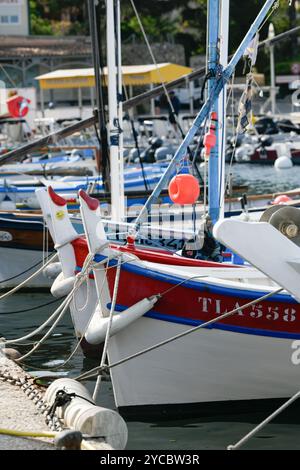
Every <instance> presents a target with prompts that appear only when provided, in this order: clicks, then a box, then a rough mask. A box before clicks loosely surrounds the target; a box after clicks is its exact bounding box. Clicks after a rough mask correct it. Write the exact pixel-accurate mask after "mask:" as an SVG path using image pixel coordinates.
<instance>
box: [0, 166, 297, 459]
mask: <svg viewBox="0 0 300 470" xmlns="http://www.w3.org/2000/svg"><path fill="white" fill-rule="evenodd" d="M232 173H233V176H234V182H235V183H236V184H247V185H249V193H266V192H268V193H273V192H278V191H285V190H288V189H294V188H296V187H298V186H299V187H300V167H294V168H292V169H290V170H285V171H280V172H276V171H275V170H274V169H273V167H269V166H255V165H235V166H233V167H232ZM51 301H53V297H52V296H51V295H50V294H46V293H30V294H29V293H19V294H15V295H13V296H12V297H9V298H7V299H5V300H2V301H1V302H0V335H1V336H3V337H6V338H16V337H20V336H22V335H24V334H26V333H28V332H29V331H31V330H32V329H34V328H36V327H37V326H39V325H40V324H41V323H42V322H43V321H45V319H46V318H48V316H49V315H50V313H52V312H53V311H54V309H55V308H56V307H57V306H58V303H54V304H51V305H48V306H46V307H43V308H39V309H36V310H32V311H26V310H27V309H30V308H32V307H35V306H38V305H42V304H46V303H48V302H51ZM76 344H77V341H76V339H75V337H74V333H73V327H72V323H71V320H70V317H69V315H68V314H67V315H66V316H65V317H64V318H63V319H62V321H61V322H60V324H59V325H58V326H57V328H56V330H55V331H54V333H53V334H52V336H51V337H50V338H49V340H48V341H47V342H46V343H45V344H43V345H42V347H41V348H40V349H39V350H38V351H36V352H35V354H33V355H32V356H31V357H30V358H28V359H27V361H26V366H27V370H28V371H29V372H33V373H34V374H35V375H38V376H40V377H41V378H42V380H43V381H44V382H45V383H48V382H49V381H51V380H53V378H57V377H62V376H69V377H76V376H78V375H79V374H80V373H82V372H83V371H86V370H88V369H90V368H92V367H95V366H97V365H99V360H100V358H99V360H91V359H86V358H84V356H83V355H82V353H81V351H80V350H78V351H77V352H76V353H75V355H74V356H73V357H72V358H71V360H70V361H69V362H68V363H67V364H66V365H63V366H62V363H63V362H64V361H65V360H66V359H67V358H68V357H69V355H70V354H71V352H72V351H73V350H74V348H75V346H76ZM29 348H30V346H29V345H26V346H18V349H19V350H20V351H21V352H25V351H27V350H28V349H29ZM295 367H296V366H295ZM298 367H300V366H298ZM299 371H300V369H299ZM86 385H87V386H88V387H89V388H90V389H91V390H92V388H93V385H94V381H92V380H91V381H88V382H86ZM188 386H189V384H187V387H188ZM299 386H300V382H299ZM296 391H297V390H295V392H296ZM98 403H99V404H101V405H102V406H107V407H114V400H113V392H112V386H111V383H110V381H109V380H107V381H103V382H102V384H101V389H100V394H99V399H98ZM271 411H273V410H271ZM269 413H270V409H268V410H260V411H256V410H255V409H251V413H250V412H249V413H248V414H245V413H244V414H237V413H236V411H235V406H234V405H233V406H232V412H231V413H229V414H228V413H227V414H226V416H225V415H217V416H216V415H213V416H205V417H203V418H197V419H189V420H172V421H161V422H155V421H153V422H147V423H145V422H138V421H134V422H133V421H131V422H128V423H127V424H128V431H129V440H128V445H127V449H142V450H153V449H156V450H204V449H226V447H227V446H228V445H230V444H234V443H235V442H237V441H238V440H239V439H240V438H242V437H243V436H244V435H245V434H246V433H248V432H249V431H250V430H251V429H252V428H253V427H254V426H255V425H256V424H258V423H259V422H260V421H262V420H263V419H265V418H266V417H267V416H268V414H269ZM299 434H300V404H298V405H297V404H296V405H294V406H293V407H291V409H290V410H288V411H286V412H284V413H283V414H282V415H281V417H280V418H279V419H277V420H276V421H274V422H272V423H271V424H269V425H267V427H265V428H264V430H262V431H261V432H260V433H258V434H257V435H256V437H254V438H252V439H251V440H250V441H249V442H248V443H247V444H246V445H245V446H244V448H245V449H300V439H299Z"/></svg>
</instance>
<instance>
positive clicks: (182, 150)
mask: <svg viewBox="0 0 300 470" xmlns="http://www.w3.org/2000/svg"><path fill="white" fill-rule="evenodd" d="M274 1H275V0H267V1H266V2H265V4H264V6H263V7H262V9H261V10H260V12H259V14H258V15H257V17H256V19H255V20H254V22H253V23H252V25H251V26H250V28H249V31H248V33H247V34H246V36H245V37H244V39H243V41H242V43H241V44H240V46H239V47H238V48H237V50H236V52H235V54H234V55H233V57H232V59H231V60H230V62H229V64H228V66H227V67H226V68H225V70H224V72H223V74H222V76H221V77H220V78H219V79H218V81H217V83H216V86H215V88H214V89H213V90H212V91H211V95H210V97H209V98H208V99H207V100H206V102H205V103H204V105H203V106H202V108H201V109H200V111H199V113H198V114H197V116H196V118H195V120H194V122H193V124H192V126H191V128H190V130H189V132H188V133H187V135H186V136H185V138H184V139H183V141H182V143H181V144H180V146H179V148H178V149H177V151H176V153H175V155H174V157H173V159H172V160H171V162H170V163H169V165H168V167H167V169H166V171H165V172H164V174H163V175H162V177H161V179H160V180H159V182H158V183H157V185H156V187H155V188H154V190H153V192H152V194H151V196H149V198H148V200H147V201H146V203H145V205H144V207H143V209H142V210H141V212H140V214H139V216H138V217H137V219H136V223H135V226H136V227H138V226H139V225H140V223H141V220H142V219H143V218H144V216H145V214H146V213H147V211H148V209H149V208H150V207H151V204H152V203H153V202H154V201H155V200H156V199H157V198H158V196H159V195H160V192H161V190H162V189H163V188H164V187H165V186H166V184H167V183H168V181H169V178H170V175H171V174H172V171H173V167H174V165H175V164H176V163H177V162H179V161H180V160H181V159H182V157H183V156H184V155H185V154H186V153H187V148H188V146H189V145H190V143H191V142H192V140H193V138H194V137H195V135H196V133H197V131H198V129H199V127H200V126H201V124H202V122H203V121H204V119H205V118H206V117H207V115H208V113H209V111H210V110H211V107H212V104H213V103H214V102H215V100H216V99H217V98H218V96H219V94H220V93H221V91H222V89H223V87H224V84H225V83H226V82H227V81H228V80H229V79H230V77H231V75H232V74H233V71H234V69H235V67H236V65H237V63H238V62H239V60H240V59H241V58H242V56H243V54H244V52H245V50H246V49H247V47H248V45H249V44H250V42H251V41H252V39H253V37H254V36H255V34H256V32H257V30H258V29H259V27H260V26H261V24H262V22H263V21H264V19H265V17H266V15H267V13H268V11H269V9H270V8H271V6H272V5H273V3H274Z"/></svg>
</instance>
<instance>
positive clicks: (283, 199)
mask: <svg viewBox="0 0 300 470" xmlns="http://www.w3.org/2000/svg"><path fill="white" fill-rule="evenodd" d="M291 200H292V198H291V197H289V196H287V195H286V194H281V195H280V196H277V197H275V199H274V201H272V204H274V205H277V204H286V203H287V202H290V201H291Z"/></svg>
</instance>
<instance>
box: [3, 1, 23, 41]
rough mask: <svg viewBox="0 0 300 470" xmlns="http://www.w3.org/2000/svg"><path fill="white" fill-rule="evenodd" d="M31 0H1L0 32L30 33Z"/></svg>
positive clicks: (10, 33)
mask: <svg viewBox="0 0 300 470" xmlns="http://www.w3.org/2000/svg"><path fill="white" fill-rule="evenodd" d="M28 2H29V0H0V34H1V35H5V36H6V35H14V36H27V35H28V34H29V14H28V13H29V6H28Z"/></svg>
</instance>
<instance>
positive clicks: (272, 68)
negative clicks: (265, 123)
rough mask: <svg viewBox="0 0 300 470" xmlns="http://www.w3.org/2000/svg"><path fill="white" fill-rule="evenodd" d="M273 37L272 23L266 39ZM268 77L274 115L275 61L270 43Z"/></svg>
mask: <svg viewBox="0 0 300 470" xmlns="http://www.w3.org/2000/svg"><path fill="white" fill-rule="evenodd" d="M274 37H275V30H274V26H273V24H272V23H270V25H269V34H268V39H273V38H274ZM270 76H271V89H270V98H271V111H272V114H273V115H274V114H275V113H276V79H275V60H274V45H273V44H272V43H271V42H270Z"/></svg>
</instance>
